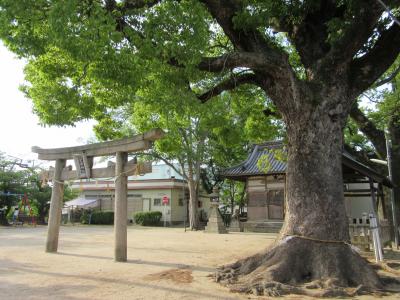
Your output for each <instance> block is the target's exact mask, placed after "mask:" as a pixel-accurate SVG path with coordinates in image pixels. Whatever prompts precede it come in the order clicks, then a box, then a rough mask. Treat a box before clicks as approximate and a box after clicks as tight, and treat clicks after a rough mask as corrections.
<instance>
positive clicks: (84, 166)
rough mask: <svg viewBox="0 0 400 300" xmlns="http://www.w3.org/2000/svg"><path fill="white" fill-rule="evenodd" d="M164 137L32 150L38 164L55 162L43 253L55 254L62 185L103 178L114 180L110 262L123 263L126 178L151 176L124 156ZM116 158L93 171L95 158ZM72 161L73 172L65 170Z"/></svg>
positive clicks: (157, 132) (142, 136)
mask: <svg viewBox="0 0 400 300" xmlns="http://www.w3.org/2000/svg"><path fill="white" fill-rule="evenodd" d="M163 136H164V132H163V131H162V130H161V129H153V130H150V131H148V132H146V133H143V134H139V135H135V136H132V137H130V138H125V139H121V140H115V141H109V142H102V143H95V144H88V145H83V146H77V147H66V148H56V149H42V148H39V147H36V146H34V147H32V152H34V153H38V158H39V159H42V160H55V161H56V163H55V169H54V170H51V171H49V177H50V176H51V177H52V178H53V189H52V193H51V202H50V212H49V221H48V228H47V240H46V252H57V248H58V236H59V232H60V223H61V211H62V203H63V194H64V181H65V180H73V179H81V178H104V177H112V176H115V208H114V241H115V242H114V259H115V261H126V260H127V208H128V207H127V205H128V202H127V191H128V180H127V178H128V175H133V174H135V173H136V172H139V173H140V174H144V173H149V172H151V163H144V164H138V163H136V162H135V161H130V162H128V153H130V152H136V151H142V150H146V149H150V148H151V146H152V142H153V141H155V140H157V139H160V138H162V137H163ZM108 155H116V163H115V164H111V165H109V166H108V167H107V168H96V169H93V168H92V166H93V158H94V157H96V156H108ZM68 159H73V160H74V161H75V165H76V170H72V168H71V167H65V164H66V161H67V160H68Z"/></svg>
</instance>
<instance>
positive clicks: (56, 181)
mask: <svg viewBox="0 0 400 300" xmlns="http://www.w3.org/2000/svg"><path fill="white" fill-rule="evenodd" d="M52 181H54V182H55V183H58V184H61V185H64V182H63V181H59V180H57V179H54V178H53V179H52Z"/></svg>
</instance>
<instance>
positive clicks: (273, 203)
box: [221, 141, 390, 232]
mask: <svg viewBox="0 0 400 300" xmlns="http://www.w3.org/2000/svg"><path fill="white" fill-rule="evenodd" d="M282 148H283V143H282V142H280V141H276V142H266V143H264V144H260V145H256V146H255V147H254V149H253V152H252V153H251V154H250V155H249V156H248V158H247V159H246V160H245V161H244V162H242V163H240V164H238V165H236V166H233V167H231V168H227V169H225V170H224V171H223V172H222V174H221V175H222V176H223V177H225V178H229V179H232V180H238V181H243V182H245V183H246V191H247V197H248V199H247V222H245V223H244V230H245V231H256V232H278V231H279V230H280V228H281V227H282V224H283V220H284V217H285V179H286V173H285V172H286V162H285V161H282V160H278V159H277V158H276V157H275V155H274V151H275V149H282ZM261 157H268V162H269V163H268V172H264V171H261V170H260V169H259V168H258V166H257V163H258V161H259V159H260V158H261ZM342 164H343V166H342V170H343V184H344V197H345V205H346V213H347V216H348V217H349V219H350V223H357V222H358V220H360V219H361V218H362V217H363V214H365V213H367V214H368V213H371V212H374V211H376V209H377V208H379V210H380V214H381V215H382V216H383V217H384V218H386V210H385V207H386V205H385V197H384V193H383V185H386V186H390V182H389V181H388V180H387V179H386V177H385V176H383V175H381V174H379V173H378V172H376V171H375V170H373V169H371V168H370V167H368V166H366V165H364V164H362V163H360V162H359V161H357V160H356V159H355V158H354V157H353V156H351V155H350V154H349V153H348V152H346V151H343V156H342ZM373 199H375V200H373ZM373 202H375V203H373Z"/></svg>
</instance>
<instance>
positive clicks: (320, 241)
mask: <svg viewBox="0 0 400 300" xmlns="http://www.w3.org/2000/svg"><path fill="white" fill-rule="evenodd" d="M285 236H287V237H294V238H299V239H303V240H309V241H314V242H319V243H328V244H345V245H348V246H352V245H351V244H350V243H349V242H347V241H336V240H322V239H317V238H312V237H308V236H303V235H297V234H285Z"/></svg>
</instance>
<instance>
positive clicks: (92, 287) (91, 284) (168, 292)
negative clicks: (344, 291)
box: [0, 226, 400, 300]
mask: <svg viewBox="0 0 400 300" xmlns="http://www.w3.org/2000/svg"><path fill="white" fill-rule="evenodd" d="M45 236H46V228H45V227H36V228H27V227H25V228H0V299H71V300H72V299H249V298H255V297H254V296H249V295H239V294H232V293H230V292H229V291H228V290H227V289H226V288H224V287H222V286H220V285H219V284H216V283H214V282H213V280H212V279H211V278H210V277H209V276H208V275H209V274H211V273H213V272H214V269H215V267H216V266H218V265H221V264H225V263H229V262H232V261H234V260H236V259H238V258H240V257H243V256H246V255H250V254H253V253H255V252H258V251H260V250H262V249H263V248H265V247H267V246H268V244H270V243H271V242H272V241H273V240H274V238H275V236H274V235H272V234H249V233H231V234H227V235H216V234H206V233H203V232H186V233H184V232H183V229H180V228H167V229H164V228H143V227H129V228H128V262H127V263H115V262H114V261H113V228H112V227H111V226H90V227H89V226H75V227H72V226H70V227H65V226H64V227H62V228H61V234H60V245H59V253H58V254H47V253H45V252H44V243H45ZM289 298H290V299H302V297H299V296H291V297H289ZM363 298H365V299H373V297H363ZM391 298H396V299H400V296H399V295H392V296H391ZM259 299H267V298H259Z"/></svg>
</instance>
